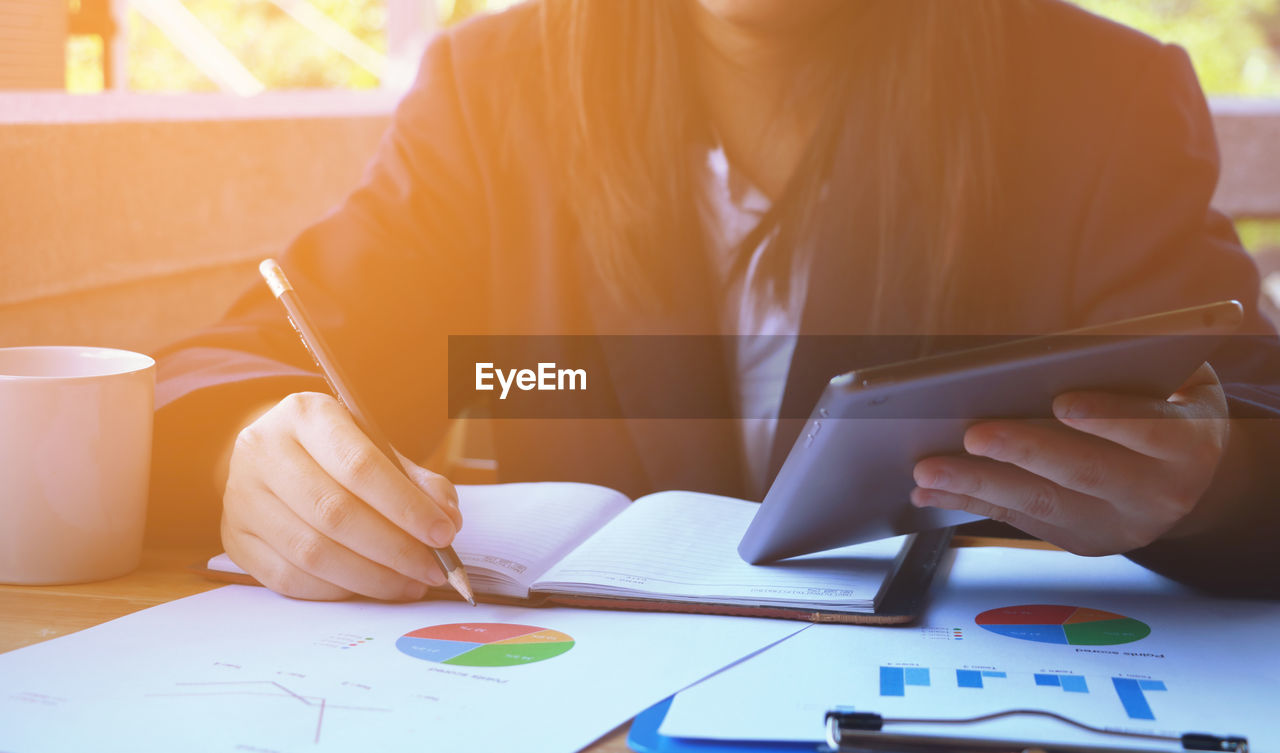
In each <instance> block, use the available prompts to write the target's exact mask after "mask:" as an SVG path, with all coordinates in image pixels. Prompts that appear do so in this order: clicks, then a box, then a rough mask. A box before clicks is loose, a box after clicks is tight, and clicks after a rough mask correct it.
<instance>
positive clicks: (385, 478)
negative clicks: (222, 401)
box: [297, 399, 458, 548]
mask: <svg viewBox="0 0 1280 753" xmlns="http://www.w3.org/2000/svg"><path fill="white" fill-rule="evenodd" d="M300 408H301V410H302V411H303V415H302V416H301V417H300V418H301V420H300V421H299V422H298V426H297V441H298V443H299V444H300V445H301V446H302V448H303V449H304V450H306V452H307V454H309V455H310V456H311V457H313V458H315V461H316V463H317V464H318V465H319V466H320V467H321V468H323V469H324V470H325V471H326V472H327V473H328V474H329V475H330V476H331V477H332V478H333V479H334V480H335V481H337V482H338V483H339V484H341V485H342V486H343V487H344V488H345V489H347V490H348V491H349V492H351V494H353V495H355V496H356V497H358V498H359V499H361V500H363V501H364V502H365V503H366V504H368V505H369V506H370V507H372V508H373V509H375V510H377V511H378V512H379V513H381V514H382V515H383V517H385V518H386V519H387V520H389V521H391V522H392V523H394V524H395V525H396V526H398V527H400V528H401V529H403V530H405V531H408V532H409V534H411V535H412V536H414V537H415V538H417V539H418V540H419V541H422V542H423V543H426V544H428V545H430V546H433V547H437V548H442V547H446V546H448V545H449V544H450V542H452V541H453V537H454V535H455V534H456V533H457V530H458V527H457V525H456V524H455V523H454V522H453V519H452V518H451V517H450V515H449V514H448V513H447V512H446V508H447V507H448V506H449V504H448V503H447V502H443V501H437V499H435V498H433V497H432V496H429V494H428V492H427V491H425V490H424V489H421V488H419V487H418V486H417V485H416V484H414V483H413V482H412V481H410V480H409V479H408V478H406V477H405V475H404V474H403V473H401V472H400V469H399V468H397V467H396V466H395V464H394V463H392V462H391V459H390V458H388V457H387V456H386V455H383V454H382V452H381V451H380V450H378V448H377V447H376V446H374V444H373V443H372V442H370V441H369V438H368V437H366V436H365V435H364V433H363V432H361V431H360V429H359V427H357V426H356V424H355V421H353V420H352V419H351V416H350V414H348V413H347V411H346V410H345V409H344V408H343V407H342V406H341V405H339V404H338V403H337V401H335V400H332V399H330V400H312V401H308V402H307V403H306V404H305V406H300ZM435 488H436V489H437V492H438V493H444V491H445V490H444V489H443V487H442V486H441V485H439V484H436V486H435ZM448 490H449V491H452V487H449V489H448Z"/></svg>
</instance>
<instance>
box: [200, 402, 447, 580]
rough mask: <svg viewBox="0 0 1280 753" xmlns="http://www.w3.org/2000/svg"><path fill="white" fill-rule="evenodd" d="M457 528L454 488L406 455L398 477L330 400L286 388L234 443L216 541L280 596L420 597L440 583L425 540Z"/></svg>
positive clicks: (437, 541)
mask: <svg viewBox="0 0 1280 753" xmlns="http://www.w3.org/2000/svg"><path fill="white" fill-rule="evenodd" d="M406 472H407V473H408V474H411V476H412V480H410V478H406V475H405V474H406ZM460 523H461V516H460V514H459V512H458V507H457V493H456V490H454V488H453V486H452V484H450V483H449V482H448V481H447V480H446V479H444V478H443V477H441V476H439V475H437V474H434V473H431V472H429V471H427V470H425V469H422V468H419V467H418V466H416V465H414V464H412V463H408V462H407V461H406V462H405V470H404V471H403V472H402V471H401V469H400V468H399V467H397V465H396V464H395V463H394V462H393V461H391V460H390V459H389V458H387V457H386V456H385V455H383V454H382V453H381V452H380V451H378V449H377V448H376V447H375V446H374V445H373V444H372V443H371V442H370V441H369V440H368V438H367V437H365V435H364V434H363V433H362V432H360V431H359V429H358V428H357V427H356V426H355V423H354V421H353V420H352V419H351V416H350V414H348V413H347V412H346V410H345V409H344V408H342V407H341V405H340V404H339V403H338V402H337V401H336V400H334V399H333V398H332V397H330V396H328V395H321V394H317V393H300V394H296V395H292V396H290V397H288V398H286V399H285V400H283V401H281V402H280V403H278V404H277V405H276V406H275V407H273V408H272V409H270V410H268V411H267V412H266V413H264V414H263V415H262V416H260V417H259V418H258V419H257V420H255V421H254V422H253V423H252V424H250V425H249V426H248V427H247V428H245V429H244V430H242V431H241V432H240V433H239V435H238V436H237V438H236V441H235V446H234V448H233V450H232V453H231V457H230V463H229V473H228V478H227V482H226V488H225V491H224V495H223V544H224V546H225V547H226V549H227V552H228V553H229V554H231V555H232V557H233V558H234V559H235V560H236V561H237V562H238V563H240V564H241V566H242V567H244V568H245V570H246V571H248V572H250V573H251V574H253V575H254V576H255V577H257V578H258V579H259V580H260V581H261V582H263V583H264V584H265V585H267V586H269V587H271V588H273V589H275V590H277V591H279V592H281V593H285V594H288V595H291V596H298V597H300V598H308V599H333V598H344V597H347V596H350V595H352V594H360V595H364V596H369V597H372V598H376V599H383V600H416V599H421V598H423V596H424V595H425V594H426V592H427V588H428V585H441V584H443V583H444V582H445V576H444V573H443V572H442V571H441V568H440V566H439V564H438V562H437V560H436V556H435V554H434V553H433V552H432V551H431V550H430V548H429V544H430V545H436V546H444V545H447V544H448V543H449V542H450V541H451V540H452V538H453V535H454V533H455V532H456V531H457V528H458V526H459V525H460Z"/></svg>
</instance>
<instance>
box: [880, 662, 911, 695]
mask: <svg viewBox="0 0 1280 753" xmlns="http://www.w3.org/2000/svg"><path fill="white" fill-rule="evenodd" d="M902 679H903V676H902V667H881V668H880V695H897V696H903V695H906V694H907V692H906V688H905V687H903V681H902Z"/></svg>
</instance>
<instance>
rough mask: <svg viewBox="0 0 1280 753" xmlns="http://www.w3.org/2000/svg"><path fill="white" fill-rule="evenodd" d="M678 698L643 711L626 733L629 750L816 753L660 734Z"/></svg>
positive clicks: (804, 747)
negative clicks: (668, 710)
mask: <svg viewBox="0 0 1280 753" xmlns="http://www.w3.org/2000/svg"><path fill="white" fill-rule="evenodd" d="M673 700H675V696H671V697H669V698H664V699H663V700H661V701H658V702H657V703H655V704H654V705H652V706H650V707H649V708H647V709H645V710H644V711H641V712H640V713H639V714H637V715H636V718H635V719H634V720H632V722H631V729H630V730H628V732H627V747H628V748H631V749H632V750H634V751H636V753H801V752H802V751H803V752H804V753H813V751H814V745H813V743H777V742H752V741H738V740H730V741H725V740H697V739H694V738H690V737H667V736H666V735H663V734H660V733H659V732H658V727H660V726H662V720H663V719H665V718H667V709H669V708H671V702H672V701H673Z"/></svg>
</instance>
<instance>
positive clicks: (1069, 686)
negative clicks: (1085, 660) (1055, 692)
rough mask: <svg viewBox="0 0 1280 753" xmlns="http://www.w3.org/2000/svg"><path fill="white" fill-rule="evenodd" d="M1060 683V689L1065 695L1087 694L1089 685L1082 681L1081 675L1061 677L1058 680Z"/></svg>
mask: <svg viewBox="0 0 1280 753" xmlns="http://www.w3.org/2000/svg"><path fill="white" fill-rule="evenodd" d="M1059 679H1060V680H1061V682H1062V689H1063V691H1065V692H1067V693H1088V692H1089V685H1088V683H1086V682H1085V681H1084V676H1083V675H1062V677H1061V678H1059Z"/></svg>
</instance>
